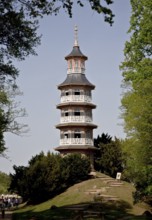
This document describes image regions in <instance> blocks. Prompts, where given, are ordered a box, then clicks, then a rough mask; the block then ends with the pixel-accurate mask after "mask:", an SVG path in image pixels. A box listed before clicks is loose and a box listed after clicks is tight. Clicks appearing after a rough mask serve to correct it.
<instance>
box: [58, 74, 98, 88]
mask: <svg viewBox="0 0 152 220" xmlns="http://www.w3.org/2000/svg"><path fill="white" fill-rule="evenodd" d="M70 85H78V86H89V87H91V88H92V89H94V88H95V86H94V85H93V84H92V83H90V82H89V80H88V79H87V78H86V76H85V74H82V73H72V74H68V75H67V77H66V79H65V81H64V82H63V83H61V84H60V85H58V89H60V88H61V87H64V86H70Z"/></svg>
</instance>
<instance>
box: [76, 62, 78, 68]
mask: <svg viewBox="0 0 152 220" xmlns="http://www.w3.org/2000/svg"><path fill="white" fill-rule="evenodd" d="M75 67H76V68H78V60H75Z"/></svg>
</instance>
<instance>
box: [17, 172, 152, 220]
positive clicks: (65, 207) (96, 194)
mask: <svg viewBox="0 0 152 220" xmlns="http://www.w3.org/2000/svg"><path fill="white" fill-rule="evenodd" d="M134 190H135V189H134V187H133V186H132V185H131V184H129V183H127V182H123V181H120V182H118V181H116V180H115V179H112V178H110V177H108V176H106V175H104V174H98V176H97V178H94V179H90V180H87V181H84V182H82V183H78V184H75V185H74V186H72V187H70V188H69V189H67V190H66V191H65V192H64V193H62V194H60V195H58V196H56V197H55V198H53V199H51V200H49V201H47V202H44V203H42V204H39V205H35V206H26V205H23V206H22V207H21V208H19V209H18V210H16V211H15V212H14V213H13V220H32V219H33V220H34V219H35V220H60V219H66V220H68V219H73V220H74V219H75V220H76V219H89V220H91V219H92V220H93V219H107V220H108V219H109V220H110V219H116V220H119V219H131V220H133V219H143V220H144V219H148V218H146V217H145V216H143V215H142V214H143V213H144V212H145V210H148V208H149V207H148V206H146V204H138V205H134V204H133V199H132V192H133V191H134ZM149 219H152V218H149Z"/></svg>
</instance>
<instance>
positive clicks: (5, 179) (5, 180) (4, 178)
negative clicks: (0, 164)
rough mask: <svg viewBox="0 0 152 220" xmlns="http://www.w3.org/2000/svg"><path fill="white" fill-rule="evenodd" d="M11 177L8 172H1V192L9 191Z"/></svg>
mask: <svg viewBox="0 0 152 220" xmlns="http://www.w3.org/2000/svg"><path fill="white" fill-rule="evenodd" d="M9 184H10V177H9V175H7V174H6V173H2V172H0V194H5V193H8V187H9Z"/></svg>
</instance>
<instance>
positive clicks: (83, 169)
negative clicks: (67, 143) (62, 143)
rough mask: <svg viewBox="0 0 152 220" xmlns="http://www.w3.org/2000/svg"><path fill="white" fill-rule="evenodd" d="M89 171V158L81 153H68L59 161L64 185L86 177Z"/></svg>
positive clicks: (67, 185) (69, 184)
mask: <svg viewBox="0 0 152 220" xmlns="http://www.w3.org/2000/svg"><path fill="white" fill-rule="evenodd" d="M90 171H91V165H90V161H89V159H88V158H87V157H85V156H82V155H81V154H71V155H68V156H66V157H64V158H63V159H62V161H61V173H62V177H63V180H64V182H65V186H66V187H69V186H71V185H73V184H75V183H78V182H81V181H83V180H86V179H88V174H89V173H90Z"/></svg>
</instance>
